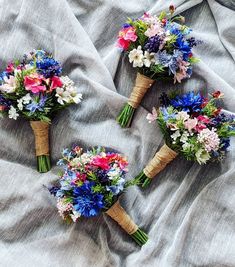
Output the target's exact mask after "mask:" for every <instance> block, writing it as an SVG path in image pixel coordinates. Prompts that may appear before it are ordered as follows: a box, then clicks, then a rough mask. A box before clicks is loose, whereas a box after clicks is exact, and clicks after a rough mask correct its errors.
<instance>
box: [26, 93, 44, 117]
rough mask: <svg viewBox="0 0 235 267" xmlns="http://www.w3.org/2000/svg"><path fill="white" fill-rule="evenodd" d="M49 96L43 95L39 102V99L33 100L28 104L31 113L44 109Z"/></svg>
mask: <svg viewBox="0 0 235 267" xmlns="http://www.w3.org/2000/svg"><path fill="white" fill-rule="evenodd" d="M46 101H47V97H46V96H41V97H40V99H39V102H38V101H37V100H33V101H32V102H31V103H30V104H28V105H27V106H26V109H27V110H29V111H30V112H31V113H34V112H36V111H37V110H38V111H44V109H43V108H44V106H45V104H46Z"/></svg>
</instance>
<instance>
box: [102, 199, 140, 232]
mask: <svg viewBox="0 0 235 267" xmlns="http://www.w3.org/2000/svg"><path fill="white" fill-rule="evenodd" d="M105 213H107V214H108V215H109V216H110V217H111V218H112V219H113V220H115V221H116V222H117V223H118V224H119V225H120V226H121V227H122V228H123V230H125V231H126V232H127V233H128V234H129V235H132V234H134V233H135V232H136V231H137V230H138V228H139V227H138V226H137V225H136V224H135V223H134V222H133V221H132V219H131V217H130V216H129V215H128V214H127V213H126V212H125V210H124V209H123V208H122V206H121V205H120V203H119V201H117V202H116V203H115V204H114V205H113V206H112V207H111V208H110V209H109V210H107V211H106V212H105Z"/></svg>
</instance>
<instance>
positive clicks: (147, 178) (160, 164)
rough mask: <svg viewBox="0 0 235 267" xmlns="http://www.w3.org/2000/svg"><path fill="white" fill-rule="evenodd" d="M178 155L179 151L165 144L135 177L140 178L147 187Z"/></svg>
mask: <svg viewBox="0 0 235 267" xmlns="http://www.w3.org/2000/svg"><path fill="white" fill-rule="evenodd" d="M177 155H178V153H177V152H175V151H174V150H172V149H171V148H170V147H169V146H167V145H166V144H164V145H163V146H162V147H161V148H160V150H159V151H158V152H157V153H156V154H155V156H154V157H153V158H152V160H150V162H149V163H148V164H147V165H146V167H145V168H144V169H143V170H142V171H141V173H140V174H139V175H138V176H137V177H136V178H135V179H138V180H140V183H141V184H142V186H143V187H146V186H147V185H149V183H150V182H151V180H152V179H153V178H154V177H155V176H156V175H157V174H158V173H159V172H161V171H162V170H164V169H165V167H166V165H167V164H169V163H170V162H171V161H172V160H173V159H174V158H175V157H176V156H177Z"/></svg>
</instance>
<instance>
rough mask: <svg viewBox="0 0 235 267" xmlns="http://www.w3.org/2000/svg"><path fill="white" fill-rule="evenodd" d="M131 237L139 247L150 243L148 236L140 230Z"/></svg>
mask: <svg viewBox="0 0 235 267" xmlns="http://www.w3.org/2000/svg"><path fill="white" fill-rule="evenodd" d="M131 237H132V238H133V239H134V240H135V242H136V243H137V244H138V245H139V246H143V245H144V244H145V243H146V242H147V241H148V236H147V234H146V233H145V232H144V231H142V230H141V229H139V228H138V230H137V231H136V232H135V233H134V234H132V235H131Z"/></svg>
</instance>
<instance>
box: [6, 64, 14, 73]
mask: <svg viewBox="0 0 235 267" xmlns="http://www.w3.org/2000/svg"><path fill="white" fill-rule="evenodd" d="M13 71H14V64H13V63H9V64H8V65H7V68H6V72H10V73H11V72H13Z"/></svg>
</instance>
